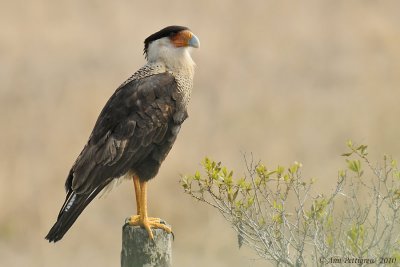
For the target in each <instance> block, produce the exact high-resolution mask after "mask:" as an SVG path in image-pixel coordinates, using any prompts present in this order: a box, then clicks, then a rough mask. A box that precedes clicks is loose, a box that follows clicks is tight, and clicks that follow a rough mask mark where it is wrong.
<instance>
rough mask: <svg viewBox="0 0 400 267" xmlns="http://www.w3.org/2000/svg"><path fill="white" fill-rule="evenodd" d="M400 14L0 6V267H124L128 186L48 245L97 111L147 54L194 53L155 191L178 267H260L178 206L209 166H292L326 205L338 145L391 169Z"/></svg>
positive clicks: (203, 217)
mask: <svg viewBox="0 0 400 267" xmlns="http://www.w3.org/2000/svg"><path fill="white" fill-rule="evenodd" d="M399 12H400V2H399V1H395V0H393V1H368V0H359V1H346V0H338V1H333V0H327V1H317V0H314V1H298V2H295V1H293V2H290V1H270V0H267V1H227V0H223V1H211V0H204V1H192V2H191V1H181V0H169V1H126V0H125V1H124V0H122V1H108V2H106V1H93V0H88V1H77V0H70V1H66V0H61V1H50V0H38V1H7V0H0V125H1V126H0V127H1V129H0V140H1V141H0V152H1V153H0V266H10V267H14V266H34V267H36V266H37V267H39V266H40V267H42V266H59V267H63V266H97V267H103V266H104V267H105V266H120V265H119V256H120V255H119V253H120V249H121V226H122V224H123V222H124V219H125V217H127V216H129V215H131V214H132V213H133V212H135V207H136V205H135V202H134V193H133V185H132V184H131V183H129V182H123V183H122V184H121V185H120V186H119V187H117V188H116V189H114V190H113V191H112V192H111V193H110V194H108V195H107V196H106V197H103V198H100V199H96V200H95V201H94V202H93V203H92V204H91V205H90V206H89V207H88V208H87V209H86V210H85V212H84V213H83V214H82V215H81V217H80V218H79V219H78V221H77V222H76V224H75V225H74V226H73V227H72V228H71V230H70V231H69V232H68V234H67V235H66V236H65V237H64V239H63V240H62V241H61V242H59V243H56V244H48V243H47V242H46V241H45V240H44V236H45V235H46V234H47V231H48V230H49V228H50V227H51V226H52V224H53V223H54V221H55V219H56V216H57V213H58V210H59V208H60V206H61V204H62V202H63V201H64V188H63V185H64V180H65V178H66V176H67V173H68V171H69V168H70V167H71V165H72V163H73V162H74V160H75V159H76V157H77V155H78V154H79V153H80V150H81V149H82V147H83V145H84V144H85V143H86V141H87V138H88V137H89V134H90V131H91V130H92V127H93V125H94V122H95V120H96V118H97V115H98V114H99V112H100V110H101V109H102V107H103V105H104V104H105V102H106V101H107V99H108V98H109V97H110V96H111V94H112V93H113V92H114V90H115V89H116V88H117V87H118V86H119V84H120V83H122V82H123V81H124V79H126V78H127V77H129V76H130V75H131V74H132V73H133V72H134V71H135V70H136V69H138V68H139V67H140V66H141V65H143V64H144V62H145V61H144V58H143V55H142V49H143V40H144V39H145V38H146V37H147V36H148V35H149V34H151V33H153V32H155V31H157V30H159V29H160V28H162V27H164V26H167V25H172V24H178V25H179V24H180V25H186V26H189V27H190V28H191V29H192V30H193V32H194V33H195V34H196V35H197V36H198V37H199V38H200V41H201V48H200V49H198V50H195V51H194V53H193V58H194V60H195V61H196V63H197V72H196V76H195V86H194V92H193V94H192V101H191V103H190V107H189V119H188V120H187V121H186V122H185V123H184V125H183V127H182V130H181V133H180V136H179V137H178V140H177V143H176V144H175V146H174V148H173V150H172V151H171V153H170V155H169V156H168V158H167V160H166V161H165V162H164V165H163V167H162V168H161V171H160V173H159V175H158V176H157V177H156V178H155V179H154V180H153V181H152V182H151V183H150V186H149V187H150V188H149V190H150V192H149V194H150V195H149V209H150V215H153V216H160V217H161V218H163V219H165V220H167V221H168V222H169V223H170V224H172V226H173V229H174V232H175V234H176V239H175V242H174V245H173V252H174V255H173V257H174V258H173V259H174V266H185V267H186V266H188V267H202V266H211V267H214V266H215V267H220V266H221V267H225V266H230V267H239V266H240V267H242V266H243V267H247V266H248V267H257V266H268V264H266V263H265V262H262V261H260V260H257V256H256V255H254V254H252V252H251V251H249V250H247V249H246V248H244V249H243V248H242V249H240V250H239V249H238V247H237V241H236V236H235V234H234V231H233V230H231V229H230V228H228V224H226V223H225V222H224V221H223V219H222V218H221V216H220V215H219V214H218V213H217V212H216V211H214V210H211V208H208V207H206V206H203V205H201V204H199V203H197V202H195V201H194V200H192V199H190V198H189V197H188V196H187V195H185V194H184V193H183V190H182V188H181V187H180V185H179V183H178V181H179V178H180V176H181V175H183V174H191V173H193V172H194V171H195V170H196V169H199V168H200V164H199V162H200V161H201V160H202V158H203V157H204V156H206V155H207V156H210V157H211V158H213V159H216V160H220V161H223V163H224V164H225V165H227V166H230V167H231V168H233V169H235V170H236V172H237V173H238V174H239V175H240V174H242V173H243V172H244V164H243V160H242V153H243V152H246V153H253V155H254V158H255V159H262V160H263V161H264V162H265V163H266V164H267V165H268V166H271V167H274V166H276V165H277V164H282V165H288V164H290V163H292V162H293V161H295V160H297V161H300V162H302V163H303V165H304V170H303V175H304V176H305V177H316V178H317V181H318V184H319V185H320V190H321V191H328V190H330V189H331V188H332V187H333V185H334V183H335V179H336V175H337V170H338V169H339V168H342V167H343V166H344V163H343V159H342V158H341V157H340V154H341V153H342V152H343V151H344V150H345V142H346V140H347V139H353V140H354V141H357V142H359V143H366V144H368V145H369V146H370V154H371V156H372V159H373V160H378V158H379V157H380V156H381V155H382V154H383V153H388V154H391V155H393V156H394V157H395V158H398V159H400V138H399V137H400V123H399V115H400V104H399V101H400V16H399Z"/></svg>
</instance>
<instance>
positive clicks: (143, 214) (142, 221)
mask: <svg viewBox="0 0 400 267" xmlns="http://www.w3.org/2000/svg"><path fill="white" fill-rule="evenodd" d="M135 188H136V186H135ZM139 188H140V194H139V209H138V210H139V211H140V212H139V216H132V217H131V218H130V220H129V224H130V225H140V226H142V227H144V228H145V229H146V231H147V234H148V235H149V238H150V239H153V233H152V232H151V228H159V229H163V230H164V231H166V232H168V233H171V232H172V231H171V228H169V227H168V226H166V225H165V224H162V223H160V219H159V218H149V217H148V216H147V182H139Z"/></svg>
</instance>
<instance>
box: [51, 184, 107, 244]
mask: <svg viewBox="0 0 400 267" xmlns="http://www.w3.org/2000/svg"><path fill="white" fill-rule="evenodd" d="M97 189H98V188H97ZM97 189H95V190H94V191H93V192H92V193H91V194H77V193H75V192H73V191H72V190H71V191H69V192H68V194H67V197H66V199H65V202H64V205H63V206H62V208H61V210H60V213H59V215H58V218H57V222H56V223H55V224H54V225H53V227H52V228H51V229H50V231H49V233H48V234H47V236H46V237H45V238H46V239H47V240H49V242H57V241H59V240H60V239H61V238H63V236H64V235H65V233H66V232H67V231H68V230H69V228H71V226H72V225H73V224H74V222H75V221H76V219H77V218H78V216H79V215H80V214H81V213H82V211H83V210H84V209H85V208H86V206H87V205H88V204H89V203H90V202H91V201H92V200H93V198H94V197H95V196H96V195H97V194H98V193H99V192H100V191H101V190H97Z"/></svg>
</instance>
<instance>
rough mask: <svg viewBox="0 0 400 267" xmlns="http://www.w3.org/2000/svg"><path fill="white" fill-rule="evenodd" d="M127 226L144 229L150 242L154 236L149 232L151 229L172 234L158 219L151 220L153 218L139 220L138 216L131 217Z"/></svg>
mask: <svg viewBox="0 0 400 267" xmlns="http://www.w3.org/2000/svg"><path fill="white" fill-rule="evenodd" d="M128 224H129V225H133V226H141V227H143V228H144V229H146V231H147V234H148V235H149V238H150V239H152V240H153V238H154V236H153V233H152V231H151V228H155V229H162V230H164V231H166V232H167V233H169V234H170V233H172V230H171V228H170V227H168V226H167V225H165V224H163V223H161V222H160V218H153V217H149V218H141V217H140V216H139V215H132V216H131V217H130V218H129V222H128ZM172 236H173V234H172Z"/></svg>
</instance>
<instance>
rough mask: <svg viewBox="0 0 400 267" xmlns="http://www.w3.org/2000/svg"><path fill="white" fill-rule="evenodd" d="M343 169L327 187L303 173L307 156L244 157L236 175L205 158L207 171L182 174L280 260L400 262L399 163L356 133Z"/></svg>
mask: <svg viewBox="0 0 400 267" xmlns="http://www.w3.org/2000/svg"><path fill="white" fill-rule="evenodd" d="M347 146H348V148H349V151H348V152H347V153H345V154H343V156H344V157H345V161H346V165H347V166H346V168H345V170H340V171H339V172H338V175H337V183H336V187H335V188H334V190H333V192H331V193H330V194H329V195H323V194H318V193H317V192H315V190H314V188H315V180H313V179H310V180H305V179H303V178H302V176H301V169H302V164H301V163H298V162H295V163H294V164H293V165H291V166H290V167H288V168H285V167H282V166H278V167H276V168H274V169H270V168H268V167H267V166H266V165H264V164H262V163H261V162H256V163H255V162H254V161H253V160H252V159H251V160H248V159H247V158H246V157H245V163H246V167H247V170H246V175H245V176H244V177H235V176H234V173H233V171H230V170H228V169H227V168H226V167H225V166H223V165H222V164H221V163H220V162H216V161H213V160H211V159H209V158H205V159H204V160H203V162H202V166H203V168H204V172H203V173H200V172H199V171H197V172H196V173H195V174H194V175H190V176H184V177H182V179H181V181H180V183H181V185H182V187H183V188H184V190H185V192H186V193H187V194H189V195H190V196H191V197H193V198H195V199H197V200H199V201H201V202H203V203H205V204H208V205H209V206H211V207H213V208H215V209H216V210H218V211H219V212H220V213H221V214H222V216H223V217H224V218H225V219H226V221H227V222H228V223H229V224H230V225H231V226H232V227H233V229H234V230H235V231H236V232H237V235H238V243H239V247H241V246H242V245H247V246H249V247H250V248H252V249H253V250H254V251H255V252H256V253H257V254H258V255H259V256H260V257H262V258H263V259H265V260H267V261H271V262H273V263H274V264H275V265H276V266H324V265H326V264H335V266H337V265H343V266H346V265H347V266H348V264H349V263H356V264H358V265H360V266H364V265H367V264H374V265H378V264H382V265H383V264H387V265H393V266H397V265H398V264H400V238H399V234H400V171H399V169H398V165H397V162H396V161H395V160H392V159H391V157H389V156H384V157H383V161H382V163H381V164H380V166H376V167H374V166H373V165H372V164H371V163H370V161H369V160H368V157H367V156H368V153H367V146H365V145H360V146H356V145H354V144H353V143H352V142H351V141H349V142H348V144H347ZM341 207H344V208H341Z"/></svg>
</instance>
